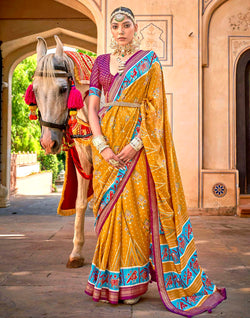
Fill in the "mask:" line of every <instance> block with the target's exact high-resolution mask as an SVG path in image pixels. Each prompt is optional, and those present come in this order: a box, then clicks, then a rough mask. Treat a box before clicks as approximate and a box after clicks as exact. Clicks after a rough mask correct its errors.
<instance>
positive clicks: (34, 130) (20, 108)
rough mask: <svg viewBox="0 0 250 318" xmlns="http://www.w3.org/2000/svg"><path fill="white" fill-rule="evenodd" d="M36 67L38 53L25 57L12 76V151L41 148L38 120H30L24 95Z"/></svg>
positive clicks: (37, 149)
mask: <svg viewBox="0 0 250 318" xmlns="http://www.w3.org/2000/svg"><path fill="white" fill-rule="evenodd" d="M35 69H36V55H32V56H30V57H28V58H26V59H24V60H23V61H22V62H21V63H20V64H18V66H17V67H16V69H15V71H14V73H13V78H12V126H11V151H12V152H18V151H39V150H40V149H41V146H40V143H39V138H40V126H39V123H38V121H36V120H29V107H28V105H26V104H25V102H24V99H23V96H24V94H25V91H26V89H27V87H28V86H29V84H31V83H32V76H33V74H34V72H35Z"/></svg>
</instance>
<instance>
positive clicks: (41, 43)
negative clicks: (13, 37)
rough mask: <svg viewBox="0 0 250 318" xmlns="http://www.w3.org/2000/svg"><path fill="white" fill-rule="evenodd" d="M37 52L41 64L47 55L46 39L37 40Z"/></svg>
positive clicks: (39, 38)
mask: <svg viewBox="0 0 250 318" xmlns="http://www.w3.org/2000/svg"><path fill="white" fill-rule="evenodd" d="M36 52H37V62H39V60H40V59H41V58H42V57H43V56H44V55H46V53H47V44H46V41H45V40H44V38H42V37H40V36H39V37H38V38H37V45H36Z"/></svg>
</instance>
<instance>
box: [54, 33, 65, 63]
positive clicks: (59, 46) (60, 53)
mask: <svg viewBox="0 0 250 318" xmlns="http://www.w3.org/2000/svg"><path fill="white" fill-rule="evenodd" d="M54 38H55V40H56V53H55V56H57V57H59V58H62V57H63V44H62V42H61V40H60V39H59V37H58V36H57V35H54Z"/></svg>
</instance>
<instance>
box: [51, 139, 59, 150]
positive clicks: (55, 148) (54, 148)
mask: <svg viewBox="0 0 250 318" xmlns="http://www.w3.org/2000/svg"><path fill="white" fill-rule="evenodd" d="M57 148H58V142H57V141H56V140H55V141H54V144H53V146H52V149H53V150H57Z"/></svg>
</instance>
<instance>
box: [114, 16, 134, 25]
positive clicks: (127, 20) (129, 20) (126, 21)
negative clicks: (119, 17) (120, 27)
mask: <svg viewBox="0 0 250 318" xmlns="http://www.w3.org/2000/svg"><path fill="white" fill-rule="evenodd" d="M128 22H131V23H132V21H131V19H129V18H128V17H126V18H125V19H124V20H123V21H116V20H115V17H114V18H113V20H112V21H111V24H125V23H128Z"/></svg>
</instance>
